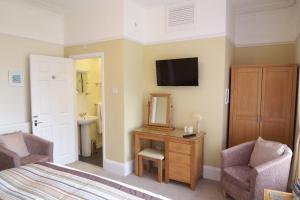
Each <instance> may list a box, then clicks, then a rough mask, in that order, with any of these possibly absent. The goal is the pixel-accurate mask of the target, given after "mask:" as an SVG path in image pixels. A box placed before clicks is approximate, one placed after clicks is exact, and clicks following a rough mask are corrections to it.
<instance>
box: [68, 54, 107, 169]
mask: <svg viewBox="0 0 300 200" xmlns="http://www.w3.org/2000/svg"><path fill="white" fill-rule="evenodd" d="M69 58H71V59H73V60H74V61H75V60H82V59H89V58H100V71H101V72H100V73H101V74H100V75H101V96H102V162H103V166H104V161H105V160H106V129H105V119H106V112H105V105H106V104H105V78H104V77H105V75H104V71H105V70H104V69H105V65H104V52H96V53H88V54H76V55H71V56H69ZM74 68H75V71H76V65H75V63H74ZM75 76H76V73H75ZM74 80H75V81H76V77H75V79H74ZM75 97H76V95H75ZM75 102H76V105H77V98H75ZM76 115H77V113H76ZM76 119H77V118H76ZM76 124H77V122H76ZM77 127H78V126H77ZM77 133H78V130H77ZM76 135H77V137H76V138H77V144H78V140H79V138H78V134H76ZM77 152H78V153H79V146H78V145H77Z"/></svg>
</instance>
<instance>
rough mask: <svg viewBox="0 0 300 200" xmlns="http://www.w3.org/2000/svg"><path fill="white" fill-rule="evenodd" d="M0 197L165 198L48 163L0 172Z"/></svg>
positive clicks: (14, 199)
mask: <svg viewBox="0 0 300 200" xmlns="http://www.w3.org/2000/svg"><path fill="white" fill-rule="evenodd" d="M0 199H3V200H40V199H41V200H42V199H47V200H58V199H59V200H121V199H122V200H142V199H145V200H166V199H167V198H165V197H162V196H159V195H156V194H153V193H150V192H147V191H145V190H142V189H138V188H134V187H131V186H129V185H126V184H123V183H119V182H117V181H113V180H110V179H106V178H102V177H99V176H95V175H92V174H87V173H84V172H81V171H78V170H73V169H71V168H66V167H62V166H58V165H54V164H50V163H38V164H30V165H26V166H23V167H20V168H13V169H8V170H4V171H2V172H0Z"/></svg>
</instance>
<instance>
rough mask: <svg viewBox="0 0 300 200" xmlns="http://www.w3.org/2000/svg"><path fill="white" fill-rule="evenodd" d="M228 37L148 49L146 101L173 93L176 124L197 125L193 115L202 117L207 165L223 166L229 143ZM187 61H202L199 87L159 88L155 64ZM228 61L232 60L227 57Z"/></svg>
mask: <svg viewBox="0 0 300 200" xmlns="http://www.w3.org/2000/svg"><path fill="white" fill-rule="evenodd" d="M225 49H226V39H225V37H219V38H211V39H201V40H191V41H182V42H175V43H165V44H157V45H149V46H145V51H144V68H145V71H144V78H145V91H144V94H145V99H147V97H148V95H149V93H153V92H161V93H171V94H172V100H173V105H174V114H173V115H174V124H175V126H176V127H183V126H184V125H187V124H191V125H193V124H194V121H193V120H192V115H193V114H194V113H200V114H201V115H202V116H203V120H202V124H201V127H202V129H203V130H204V131H206V132H207V135H206V136H205V150H204V152H205V156H204V157H205V161H204V163H205V165H210V166H216V167H219V166H220V150H221V149H222V148H223V144H224V143H225V142H224V141H225V140H226V138H225V136H226V132H225V130H226V127H225V125H226V123H224V122H225V121H226V115H227V113H224V112H226V109H227V108H226V106H225V105H224V88H225V87H227V86H225V84H227V82H228V80H227V79H226V78H227V75H225V74H226V73H227V72H228V66H226V63H225V62H226V53H225ZM184 57H198V58H199V87H158V86H157V85H156V72H155V61H156V60H158V59H172V58H184ZM228 57H230V56H229V55H228Z"/></svg>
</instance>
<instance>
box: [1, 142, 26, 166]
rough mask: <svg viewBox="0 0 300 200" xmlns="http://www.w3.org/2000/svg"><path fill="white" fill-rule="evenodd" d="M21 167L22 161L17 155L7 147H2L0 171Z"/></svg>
mask: <svg viewBox="0 0 300 200" xmlns="http://www.w3.org/2000/svg"><path fill="white" fill-rule="evenodd" d="M20 165H21V161H20V157H19V156H18V154H17V153H15V152H13V151H11V150H9V149H7V148H5V147H0V171H1V170H5V169H9V168H14V167H19V166H20Z"/></svg>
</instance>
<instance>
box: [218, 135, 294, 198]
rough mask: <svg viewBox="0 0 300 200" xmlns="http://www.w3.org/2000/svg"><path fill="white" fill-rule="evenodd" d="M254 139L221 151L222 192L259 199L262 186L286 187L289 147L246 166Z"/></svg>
mask: <svg viewBox="0 0 300 200" xmlns="http://www.w3.org/2000/svg"><path fill="white" fill-rule="evenodd" d="M254 145H255V141H251V142H247V143H244V144H240V145H238V146H235V147H232V148H229V149H226V150H224V151H222V152H221V162H222V163H221V175H222V177H221V183H222V186H223V189H224V193H225V194H228V195H229V196H231V197H232V198H234V199H236V200H263V191H264V189H274V190H280V191H286V189H287V185H288V178H289V171H290V164H291V159H292V154H293V153H292V151H291V149H290V148H289V147H286V148H285V151H284V153H283V155H281V156H280V157H279V158H276V159H274V160H271V161H268V162H266V163H263V164H261V165H259V166H256V167H254V168H251V167H249V166H248V163H249V160H250V157H251V154H252V151H253V148H254Z"/></svg>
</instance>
